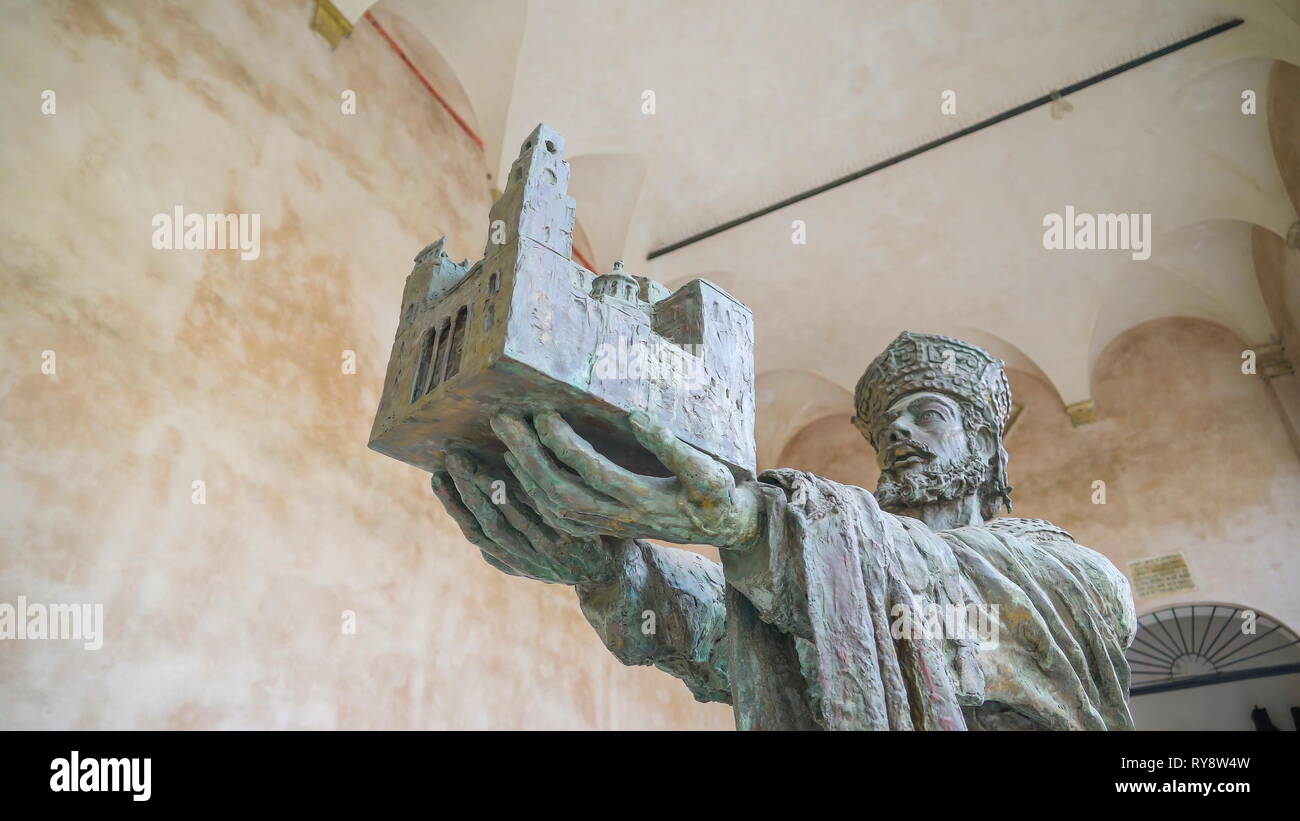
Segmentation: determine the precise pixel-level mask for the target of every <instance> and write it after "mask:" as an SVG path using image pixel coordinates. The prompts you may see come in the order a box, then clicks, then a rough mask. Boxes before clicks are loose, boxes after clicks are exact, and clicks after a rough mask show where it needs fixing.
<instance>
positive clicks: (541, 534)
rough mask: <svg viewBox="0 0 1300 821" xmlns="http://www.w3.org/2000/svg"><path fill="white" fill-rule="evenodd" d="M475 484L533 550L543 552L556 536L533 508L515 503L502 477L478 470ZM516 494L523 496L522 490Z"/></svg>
mask: <svg viewBox="0 0 1300 821" xmlns="http://www.w3.org/2000/svg"><path fill="white" fill-rule="evenodd" d="M474 482H475V484H477V485H478V488H479V490H480V491H482V492H483V493H485V494H487V496H488V498H489V500H490V501H491V502H492V504H494V505H496V506H497V509H498V510H500V511H501V515H502V516H504V517H505V518H506V521H507V522H509V523H510V526H511V527H513V528H514V529H515V530H517V531H519V532H520V533H522V534H523V535H524V538H525V539H527V540H528V543H529V544H531V545H532V547H533V550H535V551H537V552H539V553H544V552H546V550H547V549H548V548H549V547H550V546H551V545H553V544H555V542H556V539H557V536H556V533H555V531H554V530H552V529H551V528H550V527H548V526H547V525H546V524H545V523H544V522H543V521H542V520H541V519H540V518H539V517H538V516H537V514H536V513H535V512H534V511H533V509H532V508H531V507H529V506H527V505H525V504H523V503H522V502H520V503H519V504H516V503H515V501H514V499H513V498H512V497H511V493H510V491H511V490H512V488H511V487H510V486H509V485H508V484H506V482H505V480H504V479H493V478H492V477H490V476H488V475H487V474H486V473H484V472H482V471H479V473H478V474H476V475H475V477H474ZM515 495H516V496H523V495H524V494H523V492H522V491H516V493H515Z"/></svg>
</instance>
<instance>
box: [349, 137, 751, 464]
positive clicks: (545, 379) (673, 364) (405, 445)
mask: <svg viewBox="0 0 1300 821" xmlns="http://www.w3.org/2000/svg"><path fill="white" fill-rule="evenodd" d="M568 184H569V164H568V162H566V161H565V159H564V138H563V137H561V136H560V135H559V134H557V133H556V132H554V131H552V130H551V129H550V128H548V127H547V126H546V125H545V124H543V125H539V126H538V127H537V128H536V129H535V130H534V131H533V133H532V134H530V135H529V136H528V139H527V140H525V141H524V144H523V147H522V149H521V150H520V152H519V157H518V159H516V160H515V162H514V164H513V165H512V166H511V168H510V176H509V179H508V182H507V184H506V188H505V191H504V192H503V193H502V194H501V197H500V198H499V199H498V200H497V201H496V203H495V204H494V205H493V206H492V210H491V213H490V216H489V225H488V240H487V245H486V246H485V247H484V250H483V259H481V260H479V261H478V262H476V263H474V264H473V265H472V266H471V265H469V261H468V260H465V261H462V262H454V261H452V260H451V259H450V258H448V256H447V254H446V252H445V250H444V245H445V241H446V238H445V237H444V238H443V239H440V240H438V241H437V242H435V243H433V244H432V245H430V246H428V247H426V248H425V249H424V250H422V251H421V252H420V253H419V255H418V256H416V258H415V267H414V268H413V269H412V270H411V273H410V275H409V276H408V277H407V278H406V287H405V289H404V291H403V294H402V314H401V320H400V322H399V324H398V327H397V336H396V338H395V339H394V340H393V348H392V353H391V354H390V355H389V359H388V372H387V376H386V377H385V380H384V391H383V396H382V398H381V399H380V402H379V410H378V412H377V414H376V416H375V423H374V428H373V429H372V431H371V434H370V447H371V448H372V449H374V450H376V451H379V452H380V453H383V454H385V455H388V456H391V457H393V458H395V459H400V460H401V461H403V462H407V463H408V464H411V465H415V466H417V467H420V468H423V469H425V470H430V471H432V470H435V469H436V466H437V465H438V464H439V462H440V459H441V457H442V456H443V455H444V454H445V452H446V451H447V450H449V449H453V448H464V449H466V450H469V451H471V452H473V453H475V454H476V455H478V456H479V457H480V458H481V459H486V460H488V461H494V460H496V459H499V457H500V455H501V453H502V452H503V451H504V448H503V446H502V445H501V444H500V442H499V441H498V440H497V437H496V436H495V434H493V432H492V430H491V428H490V427H489V420H490V419H491V417H492V415H493V414H495V413H497V412H500V411H503V410H506V411H514V412H517V413H522V414H524V415H526V416H527V415H530V414H532V413H533V412H536V411H538V410H541V409H551V410H556V411H559V412H560V414H561V415H563V416H564V417H565V419H566V420H567V421H568V422H569V423H570V424H571V425H573V427H574V428H575V430H577V432H578V433H580V434H581V435H583V436H584V437H586V438H587V439H588V441H590V442H592V444H593V445H595V446H596V447H597V449H599V450H600V451H601V452H602V453H604V454H605V455H606V456H607V457H609V458H610V459H611V460H613V461H615V462H618V463H619V464H621V465H623V466H624V467H626V468H628V469H631V470H636V471H638V472H640V473H646V474H651V475H660V476H662V475H667V471H666V470H665V469H664V468H663V466H662V465H660V464H659V462H658V460H656V459H654V457H652V456H650V455H649V454H648V453H647V452H646V451H645V450H644V449H643V448H642V447H641V446H640V445H639V444H638V443H637V442H636V440H635V439H634V438H633V436H632V432H631V428H630V427H629V425H628V423H627V414H628V412H630V411H633V410H638V409H639V410H642V411H645V412H646V413H648V414H650V415H651V416H653V417H654V418H656V419H658V420H659V421H660V422H662V423H664V424H666V425H667V426H668V427H669V428H670V429H671V430H672V431H673V432H674V433H675V434H676V435H677V436H678V437H679V438H680V439H682V440H683V441H685V442H687V443H689V444H691V445H693V446H694V447H696V448H699V449H700V450H702V451H704V452H705V453H708V454H710V455H711V456H714V457H715V458H717V459H720V460H721V461H723V462H725V463H726V464H727V465H728V466H729V467H731V468H732V470H733V471H736V472H738V473H741V474H746V475H753V473H754V469H755V449H754V357H753V340H754V324H753V317H752V315H751V314H750V311H749V309H748V308H746V307H745V306H744V305H742V304H741V303H740V302H737V301H736V300H735V299H734V298H733V297H731V296H730V295H729V294H727V293H726V292H725V291H723V290H722V289H721V288H719V287H718V286H716V285H714V284H712V283H710V282H708V281H707V280H703V279H695V280H692V281H690V282H688V283H687V284H686V285H683V286H682V287H681V288H680V289H678V290H677V291H676V292H675V293H672V294H670V293H669V292H668V289H667V288H665V287H664V286H662V285H660V284H659V283H657V282H654V281H652V280H650V279H647V278H645V277H639V276H633V275H631V274H629V273H627V272H626V271H624V269H623V266H622V264H621V263H616V264H615V266H614V270H613V271H612V272H610V273H607V274H603V275H601V276H596V275H594V274H593V273H592V272H590V271H588V270H587V269H586V268H584V267H583V266H581V265H579V264H577V263H576V262H574V261H573V260H572V259H571V257H570V254H571V251H572V245H573V225H574V217H575V206H574V200H573V198H572V197H570V196H569V195H568Z"/></svg>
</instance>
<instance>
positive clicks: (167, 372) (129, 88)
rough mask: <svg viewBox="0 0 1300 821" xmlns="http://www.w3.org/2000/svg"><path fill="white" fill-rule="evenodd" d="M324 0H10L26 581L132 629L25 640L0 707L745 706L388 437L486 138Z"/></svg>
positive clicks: (464, 711) (5, 303)
mask: <svg viewBox="0 0 1300 821" xmlns="http://www.w3.org/2000/svg"><path fill="white" fill-rule="evenodd" d="M312 5H313V4H312V3H311V2H309V0H275V2H266V1H265V0H255V1H254V0H249V1H248V2H243V3H240V4H237V5H236V4H231V3H224V2H216V1H215V0H213V1H212V2H197V0H195V2H186V3H184V4H171V3H167V4H163V3H143V2H138V3H136V2H133V3H86V2H82V3H71V2H63V3H60V2H44V3H37V2H25V3H13V4H9V5H8V7H7V8H6V12H5V14H6V23H5V26H4V27H3V28H2V29H0V106H2V108H3V110H4V111H5V112H6V114H5V116H4V117H3V118H0V173H2V174H3V181H4V190H5V196H4V197H3V198H0V282H2V283H3V298H2V299H0V361H2V362H3V368H0V601H3V602H10V603H14V602H15V601H16V598H17V597H18V596H20V595H22V596H25V597H26V598H27V599H28V600H29V601H38V602H90V603H102V604H103V606H104V614H105V623H106V625H105V626H106V633H107V635H106V639H105V642H104V646H103V648H102V649H100V650H98V651H87V650H83V649H81V646H80V645H79V644H76V643H73V642H67V641H4V642H0V693H2V694H3V698H0V727H2V728H6V729H7V728H259V727H265V728H297V727H307V728H334V727H340V728H402V727H411V728H425V727H428V728H480V727H491V728H515V727H526V728H540V727H572V728H685V727H701V728H726V727H730V726H731V713H730V710H729V709H728V708H726V707H722V706H719V705H710V706H704V705H698V704H696V703H695V702H694V701H693V700H692V699H691V697H690V695H689V693H688V692H687V691H686V690H685V688H683V687H682V686H681V685H680V684H679V683H678V682H676V681H675V680H673V679H671V678H669V677H668V676H666V675H665V674H663V673H660V672H658V671H655V670H650V669H628V668H623V667H621V666H620V665H619V664H618V663H617V662H616V661H614V660H613V659H612V658H611V657H610V656H608V654H607V653H606V652H605V650H604V648H603V647H602V646H601V645H600V642H599V641H598V639H597V638H596V636H595V635H594V633H593V632H592V631H591V630H590V628H589V627H588V626H587V624H586V623H585V621H584V620H583V619H582V617H581V615H580V613H579V612H578V607H577V604H576V601H575V599H574V596H573V593H572V591H570V590H568V589H566V588H561V587H554V586H545V585H540V584H536V583H531V582H526V581H523V580H519V579H514V578H509V577H506V576H504V575H502V574H500V573H497V572H496V571H494V570H492V569H491V568H489V567H488V566H487V565H485V564H484V563H483V562H482V560H481V559H480V557H479V555H478V552H477V550H475V549H473V548H472V547H470V546H469V545H468V544H467V543H465V542H464V541H463V540H462V538H461V536H460V534H459V532H458V531H457V530H456V529H455V528H454V526H453V525H452V524H451V523H450V521H449V520H448V519H447V517H445V516H444V514H443V513H442V511H441V509H440V507H439V505H438V503H437V501H436V499H435V498H434V496H433V495H432V493H431V491H430V490H429V488H428V485H427V476H426V475H425V474H423V473H421V472H419V471H416V470H414V469H412V468H408V467H406V466H404V465H401V464H399V463H397V462H394V461H392V460H389V459H386V458H384V457H381V456H379V455H377V454H375V453H372V452H370V451H369V450H367V449H366V448H365V442H366V439H367V434H368V432H369V427H370V422H371V417H372V414H373V412H374V408H375V405H376V402H377V400H378V391H379V389H380V386H381V382H382V376H383V369H384V366H385V363H386V360H387V356H388V349H389V345H390V343H391V340H392V335H393V331H394V328H395V325H396V320H397V313H398V303H399V300H400V293H401V287H402V282H403V279H404V277H405V275H406V273H407V272H408V271H409V268H410V262H411V258H412V257H413V256H414V254H415V253H416V252H417V251H418V250H419V249H420V248H421V247H422V246H423V245H424V244H426V243H427V242H429V241H431V240H433V239H436V238H437V237H438V236H440V235H442V234H447V235H449V236H450V237H451V250H452V251H453V252H454V253H456V254H457V255H458V256H473V255H475V254H477V253H478V252H480V251H481V248H482V232H483V230H484V229H485V226H484V219H485V217H486V214H487V209H488V206H489V199H488V198H489V194H488V187H487V184H486V166H485V164H484V162H483V159H482V156H481V154H480V153H479V151H478V149H477V148H476V147H475V146H474V145H473V144H472V143H471V142H470V141H469V140H468V139H467V138H466V137H465V135H464V134H463V133H462V132H461V131H460V130H459V128H457V127H456V125H455V124H454V123H453V122H452V120H451V119H450V118H449V117H448V116H446V114H444V113H443V112H442V111H441V109H439V108H438V107H437V105H436V103H435V102H434V101H433V100H432V99H431V97H430V96H429V94H428V93H427V92H426V91H425V90H424V89H423V88H422V87H421V86H420V85H419V83H418V82H417V81H416V79H415V78H414V77H413V76H412V75H411V74H410V73H409V72H408V71H407V69H406V68H405V67H404V66H403V65H402V64H401V62H400V61H399V60H398V59H397V57H396V56H395V55H394V54H393V53H392V52H391V51H390V50H389V48H388V46H387V45H386V44H385V43H384V42H383V41H382V40H381V39H380V38H379V36H378V35H377V34H376V33H375V32H374V31H373V29H372V28H371V27H370V26H368V25H366V24H364V23H362V24H359V25H358V26H357V28H356V30H355V32H354V34H353V36H352V37H351V38H350V39H348V40H347V41H345V42H344V44H343V45H342V46H341V47H340V48H339V49H338V51H336V52H333V53H331V52H330V51H329V50H328V47H327V45H326V44H325V43H324V41H323V40H321V39H320V38H319V37H318V36H317V35H315V34H314V33H312V32H311V31H310V30H309V29H308V21H309V20H310V18H311V14H312ZM378 13H379V12H377V14H378ZM397 31H398V32H399V33H400V32H402V31H403V29H402V27H401V26H400V25H399V26H397ZM436 68H437V67H434V71H433V73H434V76H433V78H432V79H433V80H434V82H435V83H437V82H439V81H440V78H439V77H438V76H437V72H436ZM448 79H449V78H446V77H443V78H441V80H443V81H446V80H448ZM46 89H49V90H53V91H54V92H55V93H56V95H57V97H56V104H57V109H56V113H55V114H53V115H43V114H42V113H41V109H40V106H41V93H42V91H44V90H46ZM344 89H352V90H354V91H355V92H356V94H357V113H356V115H355V116H344V115H342V114H341V112H340V94H341V92H342V91H343V90H344ZM520 136H522V135H520ZM176 205H181V206H183V207H184V209H185V210H186V212H199V213H205V212H220V213H227V212H247V213H257V214H260V215H261V232H262V233H261V255H260V257H259V258H258V259H256V260H253V261H241V260H240V259H239V255H238V253H237V252H235V251H225V250H213V251H198V250H190V251H161V250H154V249H153V248H152V247H151V242H150V240H151V236H152V227H151V219H152V218H153V216H154V215H155V214H157V213H160V212H163V213H170V212H171V209H172V208H173V207H174V206H176ZM45 351H53V352H54V353H55V355H56V357H57V359H56V364H57V373H56V375H52V376H51V375H44V374H42V372H41V365H42V361H43V360H42V355H43V352H45ZM345 351H354V352H355V354H356V373H355V374H351V375H349V374H345V373H343V372H342V369H341V364H342V361H343V360H342V357H343V356H344V352H345ZM196 480H201V481H203V482H205V483H206V504H203V505H196V504H194V503H193V501H192V494H193V485H192V483H193V482H194V481H196ZM345 610H351V611H354V612H355V614H356V620H357V622H356V623H357V632H356V634H355V635H344V634H343V631H342V629H341V625H342V612H343V611H345Z"/></svg>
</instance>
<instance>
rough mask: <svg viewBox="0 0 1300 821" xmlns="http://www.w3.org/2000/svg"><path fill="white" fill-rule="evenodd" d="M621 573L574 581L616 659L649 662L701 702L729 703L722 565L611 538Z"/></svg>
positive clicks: (681, 552)
mask: <svg viewBox="0 0 1300 821" xmlns="http://www.w3.org/2000/svg"><path fill="white" fill-rule="evenodd" d="M607 544H608V545H610V546H611V547H613V548H614V550H615V556H616V561H617V563H618V572H617V573H615V574H614V577H613V579H612V580H611V581H610V582H607V583H605V584H580V585H578V600H579V601H580V602H581V603H582V613H583V615H585V616H586V617H587V621H588V622H590V623H591V626H592V627H594V628H595V629H596V633H597V634H598V635H599V636H600V638H601V641H603V642H604V643H605V646H606V647H608V648H609V650H610V652H611V653H613V654H614V656H615V657H617V658H618V660H619V661H621V662H623V663H624V664H629V665H649V664H653V665H654V666H655V667H658V668H659V669H660V670H663V671H665V672H667V673H671V674H672V675H674V676H676V677H677V678H679V679H681V680H682V681H683V682H685V684H686V686H687V687H689V688H690V690H691V692H692V693H694V694H695V698H696V699H697V700H699V701H721V702H724V703H727V704H730V703H731V686H730V684H729V682H728V677H727V671H728V666H729V665H728V658H727V610H726V594H725V590H726V588H725V586H724V582H723V576H722V566H721V565H720V564H718V563H717V562H715V561H710V560H709V559H706V558H705V557H704V556H701V555H699V554H697V553H691V552H689V551H686V550H680V549H677V548H670V547H662V546H660V545H655V544H650V543H649V542H643V541H639V540H630V539H628V540H609V541H607Z"/></svg>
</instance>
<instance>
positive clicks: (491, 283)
mask: <svg viewBox="0 0 1300 821" xmlns="http://www.w3.org/2000/svg"><path fill="white" fill-rule="evenodd" d="M500 290H501V272H500V271H493V272H492V276H491V277H489V278H488V296H492V295H494V294H496V293H497V292H498V291H500Z"/></svg>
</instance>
